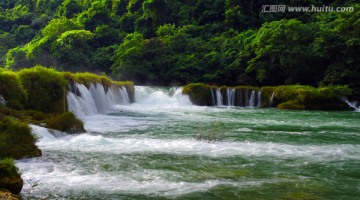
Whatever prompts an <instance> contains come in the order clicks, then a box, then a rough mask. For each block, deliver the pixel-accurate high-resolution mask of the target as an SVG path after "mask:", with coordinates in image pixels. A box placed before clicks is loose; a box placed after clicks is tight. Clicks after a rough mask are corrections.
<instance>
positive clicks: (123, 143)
mask: <svg viewBox="0 0 360 200" xmlns="http://www.w3.org/2000/svg"><path fill="white" fill-rule="evenodd" d="M96 118H97V119H98V120H100V117H96ZM118 128H119V129H120V127H118ZM32 129H33V131H34V133H35V134H36V136H37V137H39V138H40V141H39V142H38V146H39V147H40V148H41V149H42V150H48V151H67V152H77V153H79V152H83V153H84V154H86V153H111V154H133V153H146V152H151V153H155V154H178V155H198V156H210V157H231V156H241V155H242V156H255V157H262V156H273V157H278V158H282V159H285V158H293V157H305V158H307V159H309V160H313V161H315V162H318V161H320V160H324V161H325V160H327V161H329V160H337V159H357V158H358V157H359V156H358V155H359V154H360V149H359V145H349V144H344V145H289V144H282V143H273V142H217V143H209V142H206V141H200V142H199V141H197V140H196V139H195V138H194V139H177V140H174V139H157V138H143V137H138V136H134V137H131V136H130V137H124V138H122V137H121V138H108V137H105V136H101V135H91V134H82V135H76V136H67V137H61V138H56V137H55V136H53V135H52V134H51V133H50V132H49V131H48V130H47V129H46V128H42V127H37V126H32Z"/></svg>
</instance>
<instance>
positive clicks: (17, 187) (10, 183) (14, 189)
mask: <svg viewBox="0 0 360 200" xmlns="http://www.w3.org/2000/svg"><path fill="white" fill-rule="evenodd" d="M23 184H24V182H23V180H22V179H21V176H20V175H17V176H5V177H1V178H0V188H3V189H6V190H8V191H9V192H11V193H13V194H20V192H21V189H22V187H23ZM0 199H1V198H0Z"/></svg>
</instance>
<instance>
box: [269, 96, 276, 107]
mask: <svg viewBox="0 0 360 200" xmlns="http://www.w3.org/2000/svg"><path fill="white" fill-rule="evenodd" d="M274 95H275V92H273V93H272V94H271V97H270V101H269V105H270V107H272V106H274Z"/></svg>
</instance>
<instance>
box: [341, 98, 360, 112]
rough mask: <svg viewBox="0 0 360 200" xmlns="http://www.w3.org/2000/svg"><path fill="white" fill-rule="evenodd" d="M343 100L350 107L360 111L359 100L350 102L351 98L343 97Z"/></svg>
mask: <svg viewBox="0 0 360 200" xmlns="http://www.w3.org/2000/svg"><path fill="white" fill-rule="evenodd" d="M343 101H344V102H345V103H346V104H347V105H348V106H349V107H350V108H353V109H354V110H355V111H356V112H360V106H358V105H357V104H358V102H356V101H354V102H350V101H349V100H347V99H346V98H343Z"/></svg>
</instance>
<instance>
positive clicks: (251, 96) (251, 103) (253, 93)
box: [249, 90, 255, 107]
mask: <svg viewBox="0 0 360 200" xmlns="http://www.w3.org/2000/svg"><path fill="white" fill-rule="evenodd" d="M249 106H250V107H255V90H253V91H251V95H250V102H249Z"/></svg>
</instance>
